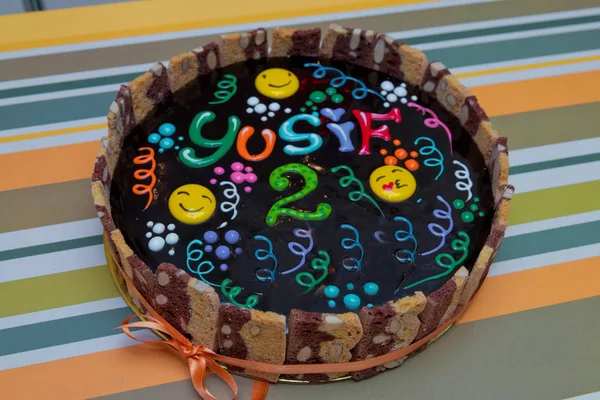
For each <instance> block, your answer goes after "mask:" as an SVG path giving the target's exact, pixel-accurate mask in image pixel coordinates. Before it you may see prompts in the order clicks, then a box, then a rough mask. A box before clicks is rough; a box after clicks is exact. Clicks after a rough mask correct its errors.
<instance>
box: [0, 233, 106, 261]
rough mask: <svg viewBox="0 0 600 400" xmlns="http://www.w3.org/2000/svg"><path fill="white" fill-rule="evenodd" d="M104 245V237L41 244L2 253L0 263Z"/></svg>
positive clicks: (0, 253)
mask: <svg viewBox="0 0 600 400" xmlns="http://www.w3.org/2000/svg"><path fill="white" fill-rule="evenodd" d="M96 244H102V236H101V235H99V236H89V237H82V238H77V239H71V240H65V241H62V242H55V243H47V244H41V245H38V246H30V247H22V248H19V249H13V250H7V251H2V252H0V261H6V260H12V259H15V258H21V257H30V256H35V255H39V254H46V253H53V252H55V251H63V250H71V249H78V248H80V247H86V246H93V245H96Z"/></svg>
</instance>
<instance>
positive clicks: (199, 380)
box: [115, 315, 238, 400]
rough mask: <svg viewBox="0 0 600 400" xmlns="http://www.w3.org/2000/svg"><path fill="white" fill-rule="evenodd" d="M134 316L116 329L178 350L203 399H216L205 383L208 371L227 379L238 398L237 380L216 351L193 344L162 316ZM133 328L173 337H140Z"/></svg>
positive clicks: (141, 340) (234, 395) (142, 340)
mask: <svg viewBox="0 0 600 400" xmlns="http://www.w3.org/2000/svg"><path fill="white" fill-rule="evenodd" d="M134 318H136V316H135V315H132V316H129V317H127V318H125V319H124V320H123V322H122V323H121V326H119V327H118V328H115V329H122V330H123V332H125V334H126V335H127V336H129V337H130V338H131V339H133V340H137V341H138V342H142V343H146V344H149V343H159V344H166V345H169V346H171V347H172V348H174V349H175V350H177V352H178V353H179V354H180V355H181V357H182V358H185V359H186V360H187V361H188V364H189V367H190V375H191V377H192V383H193V384H194V388H195V389H196V391H197V392H198V394H199V395H200V397H202V398H203V399H209V400H216V398H215V396H213V395H212V394H211V393H210V391H208V389H206V385H205V383H204V380H205V378H206V375H207V372H208V373H209V374H210V373H214V374H215V375H217V376H218V377H219V378H221V379H222V380H223V381H225V383H227V385H228V386H229V389H231V392H232V393H233V398H234V399H235V398H236V396H237V390H238V388H237V384H236V383H235V380H234V379H233V377H232V376H231V374H230V373H229V372H227V371H226V370H225V368H223V367H221V366H220V365H219V364H217V363H216V362H215V361H214V356H215V355H216V353H215V352H214V351H212V350H211V349H209V348H207V347H204V346H202V345H200V346H195V345H193V344H192V342H190V341H189V340H188V339H187V338H186V337H185V336H183V335H182V334H181V333H180V332H178V331H177V330H176V329H175V328H173V326H172V325H170V324H168V323H164V322H165V321H164V320H163V319H162V318H160V317H159V318H155V317H153V316H151V315H147V316H145V317H144V318H145V319H147V320H148V321H137V322H130V321H131V320H132V319H134ZM161 320H162V321H161ZM131 328H145V329H152V330H154V331H157V332H161V333H164V334H166V335H168V336H169V337H170V338H171V339H166V340H144V339H139V338H137V337H135V336H134V335H133V333H131V330H130V329H131Z"/></svg>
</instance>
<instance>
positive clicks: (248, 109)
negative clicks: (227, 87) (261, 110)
mask: <svg viewBox="0 0 600 400" xmlns="http://www.w3.org/2000/svg"><path fill="white" fill-rule="evenodd" d="M246 112H247V113H248V114H252V113H253V112H254V108H252V107H248V108H246Z"/></svg>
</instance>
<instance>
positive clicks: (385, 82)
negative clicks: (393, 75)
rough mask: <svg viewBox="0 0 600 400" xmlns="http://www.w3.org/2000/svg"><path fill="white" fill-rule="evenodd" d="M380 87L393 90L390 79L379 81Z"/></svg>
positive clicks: (389, 90)
mask: <svg viewBox="0 0 600 400" xmlns="http://www.w3.org/2000/svg"><path fill="white" fill-rule="evenodd" d="M381 88H382V89H383V90H386V91H388V92H391V91H392V90H394V84H393V83H392V82H390V81H383V82H381Z"/></svg>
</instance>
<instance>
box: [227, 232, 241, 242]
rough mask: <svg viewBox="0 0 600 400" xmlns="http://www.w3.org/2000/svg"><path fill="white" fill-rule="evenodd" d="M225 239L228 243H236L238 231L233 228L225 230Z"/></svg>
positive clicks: (238, 236)
mask: <svg viewBox="0 0 600 400" xmlns="http://www.w3.org/2000/svg"><path fill="white" fill-rule="evenodd" d="M225 240H226V241H227V243H229V244H234V243H237V242H238V240H240V234H239V233H238V231H234V230H230V231H227V232H225Z"/></svg>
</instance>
